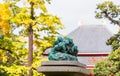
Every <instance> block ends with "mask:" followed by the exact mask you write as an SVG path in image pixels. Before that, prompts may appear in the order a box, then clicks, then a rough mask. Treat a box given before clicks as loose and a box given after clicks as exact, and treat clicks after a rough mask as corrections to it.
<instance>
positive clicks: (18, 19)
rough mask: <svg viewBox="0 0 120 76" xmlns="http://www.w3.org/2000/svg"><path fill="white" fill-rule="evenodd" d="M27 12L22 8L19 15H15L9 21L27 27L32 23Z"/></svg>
mask: <svg viewBox="0 0 120 76" xmlns="http://www.w3.org/2000/svg"><path fill="white" fill-rule="evenodd" d="M27 12H28V11H27V8H23V9H22V11H21V12H20V13H18V14H16V15H15V17H13V18H12V19H11V21H12V22H14V23H17V24H19V25H22V24H24V25H25V26H28V25H29V24H30V23H33V20H32V19H31V18H30V15H29V14H28V13H27Z"/></svg>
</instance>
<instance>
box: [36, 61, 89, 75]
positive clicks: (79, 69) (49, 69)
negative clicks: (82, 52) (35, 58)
mask: <svg viewBox="0 0 120 76" xmlns="http://www.w3.org/2000/svg"><path fill="white" fill-rule="evenodd" d="M38 72H40V73H44V74H45V75H46V76H89V75H90V71H89V70H87V69H86V65H84V64H82V63H79V62H77V61H45V62H42V65H41V66H40V67H39V68H38Z"/></svg>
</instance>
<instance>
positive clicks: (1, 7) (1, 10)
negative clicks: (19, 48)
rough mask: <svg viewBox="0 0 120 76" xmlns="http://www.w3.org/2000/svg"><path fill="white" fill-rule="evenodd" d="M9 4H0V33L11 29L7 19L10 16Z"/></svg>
mask: <svg viewBox="0 0 120 76" xmlns="http://www.w3.org/2000/svg"><path fill="white" fill-rule="evenodd" d="M8 7H9V4H7V3H4V4H0V33H3V34H5V33H8V32H9V30H10V29H11V27H10V25H9V23H8V20H9V18H10V16H11V13H10V10H9V8H8Z"/></svg>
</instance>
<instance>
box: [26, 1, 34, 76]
mask: <svg viewBox="0 0 120 76" xmlns="http://www.w3.org/2000/svg"><path fill="white" fill-rule="evenodd" d="M30 5H31V19H32V20H34V16H33V14H34V9H33V5H34V3H32V2H31V3H30ZM32 26H33V24H32V23H30V25H29V27H28V37H29V38H28V41H29V50H28V66H29V67H31V66H32V62H33V29H32ZM27 76H33V72H32V68H31V69H30V70H29V74H28V75H27Z"/></svg>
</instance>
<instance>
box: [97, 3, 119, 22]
mask: <svg viewBox="0 0 120 76" xmlns="http://www.w3.org/2000/svg"><path fill="white" fill-rule="evenodd" d="M96 9H97V10H96V11H95V13H96V18H107V19H108V20H109V21H110V22H111V23H114V24H118V23H119V21H120V20H119V15H120V7H119V6H118V5H116V4H114V3H113V2H111V1H105V2H104V3H101V4H98V5H97V8H96Z"/></svg>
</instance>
